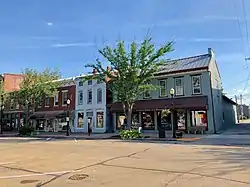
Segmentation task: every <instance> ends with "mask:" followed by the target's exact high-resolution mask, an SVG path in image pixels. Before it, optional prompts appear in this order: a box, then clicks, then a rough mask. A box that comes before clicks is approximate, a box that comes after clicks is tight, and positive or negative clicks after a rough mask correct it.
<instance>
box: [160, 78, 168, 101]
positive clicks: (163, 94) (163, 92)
mask: <svg viewBox="0 0 250 187" xmlns="http://www.w3.org/2000/svg"><path fill="white" fill-rule="evenodd" d="M159 86H160V97H166V96H167V80H159Z"/></svg>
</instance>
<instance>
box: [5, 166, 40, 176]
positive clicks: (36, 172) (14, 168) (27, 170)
mask: <svg viewBox="0 0 250 187" xmlns="http://www.w3.org/2000/svg"><path fill="white" fill-rule="evenodd" d="M0 167H1V168H5V169H10V170H16V171H25V172H29V173H35V174H42V173H43V172H39V171H33V170H29V169H24V168H19V167H10V166H4V165H0Z"/></svg>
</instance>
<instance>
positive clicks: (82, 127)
mask: <svg viewBox="0 0 250 187" xmlns="http://www.w3.org/2000/svg"><path fill="white" fill-rule="evenodd" d="M105 111H106V110H104V109H103V110H102V109H91V110H90V109H88V110H78V111H75V124H74V132H85V133H87V132H89V131H90V132H93V133H104V132H106V130H107V128H106V123H105V121H106V115H105Z"/></svg>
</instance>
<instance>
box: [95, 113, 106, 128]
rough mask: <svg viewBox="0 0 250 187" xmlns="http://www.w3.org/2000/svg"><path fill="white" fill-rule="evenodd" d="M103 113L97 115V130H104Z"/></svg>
mask: <svg viewBox="0 0 250 187" xmlns="http://www.w3.org/2000/svg"><path fill="white" fill-rule="evenodd" d="M103 122H104V121H103V112H97V113H96V123H97V124H96V128H103V125H104V124H103Z"/></svg>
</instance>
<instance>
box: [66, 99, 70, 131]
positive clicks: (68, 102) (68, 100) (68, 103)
mask: <svg viewBox="0 0 250 187" xmlns="http://www.w3.org/2000/svg"><path fill="white" fill-rule="evenodd" d="M69 106H70V99H67V117H66V121H67V129H66V131H67V132H66V136H69Z"/></svg>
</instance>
